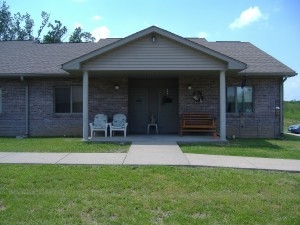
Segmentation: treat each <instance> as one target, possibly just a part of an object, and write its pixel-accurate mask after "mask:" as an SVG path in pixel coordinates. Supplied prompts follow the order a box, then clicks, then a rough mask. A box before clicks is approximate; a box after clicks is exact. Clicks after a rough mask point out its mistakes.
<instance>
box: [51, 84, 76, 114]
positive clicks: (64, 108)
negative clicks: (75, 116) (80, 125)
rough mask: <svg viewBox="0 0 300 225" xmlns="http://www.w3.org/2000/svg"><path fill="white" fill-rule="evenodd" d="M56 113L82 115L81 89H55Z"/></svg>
mask: <svg viewBox="0 0 300 225" xmlns="http://www.w3.org/2000/svg"><path fill="white" fill-rule="evenodd" d="M54 111H55V112H56V113H82V87H81V86H72V87H59V88H55V109H54Z"/></svg>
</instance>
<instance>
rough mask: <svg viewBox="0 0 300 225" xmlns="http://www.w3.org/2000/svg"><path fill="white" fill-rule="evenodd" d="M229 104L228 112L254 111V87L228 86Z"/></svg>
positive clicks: (227, 106)
mask: <svg viewBox="0 0 300 225" xmlns="http://www.w3.org/2000/svg"><path fill="white" fill-rule="evenodd" d="M226 95H227V96H226V99H227V105H226V108H227V109H226V111H227V112H228V113H252V112H253V88H252V87H249V86H245V87H233V86H231V87H227V94H226Z"/></svg>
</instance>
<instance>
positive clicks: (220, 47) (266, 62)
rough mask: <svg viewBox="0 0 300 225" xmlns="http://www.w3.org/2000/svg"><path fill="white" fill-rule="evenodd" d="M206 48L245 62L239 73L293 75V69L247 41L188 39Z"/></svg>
mask: <svg viewBox="0 0 300 225" xmlns="http://www.w3.org/2000/svg"><path fill="white" fill-rule="evenodd" d="M190 40H191V41H193V42H196V43H198V44H201V45H203V46H205V47H207V48H210V49H212V50H215V51H217V52H220V53H222V54H225V55H228V56H230V57H232V58H234V59H237V60H239V61H241V62H244V63H246V64H247V69H245V70H243V71H241V72H240V74H262V73H265V74H274V75H275V74H280V75H295V73H296V72H295V71H294V70H292V69H291V68H289V67H288V66H286V65H284V64H283V63H282V62H280V61H278V60H277V59H275V58H274V57H272V56H271V55H269V54H267V53H266V52H264V51H262V50H261V49H259V48H257V47H256V46H254V45H253V44H251V43H249V42H239V41H217V42H207V41H206V40H205V39H201V38H195V39H193V38H192V39H190Z"/></svg>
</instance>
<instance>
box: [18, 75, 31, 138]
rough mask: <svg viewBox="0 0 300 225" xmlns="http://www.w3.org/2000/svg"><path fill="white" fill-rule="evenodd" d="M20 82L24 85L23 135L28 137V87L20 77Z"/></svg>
mask: <svg viewBox="0 0 300 225" xmlns="http://www.w3.org/2000/svg"><path fill="white" fill-rule="evenodd" d="M20 79H21V82H22V83H23V84H24V85H25V134H24V137H28V136H29V85H28V83H27V82H26V81H25V80H24V77H23V76H21V77H20Z"/></svg>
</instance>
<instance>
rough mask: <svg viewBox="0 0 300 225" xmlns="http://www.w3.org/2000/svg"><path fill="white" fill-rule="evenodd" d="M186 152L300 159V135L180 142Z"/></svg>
mask: <svg viewBox="0 0 300 225" xmlns="http://www.w3.org/2000/svg"><path fill="white" fill-rule="evenodd" d="M180 148H181V149H182V151H183V152H185V153H196V154H212V155H232V156H249V157H264V158H281V159H300V137H295V136H291V135H285V136H284V138H283V139H236V140H229V141H228V142H222V143H218V142H216V143H195V144H180Z"/></svg>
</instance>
